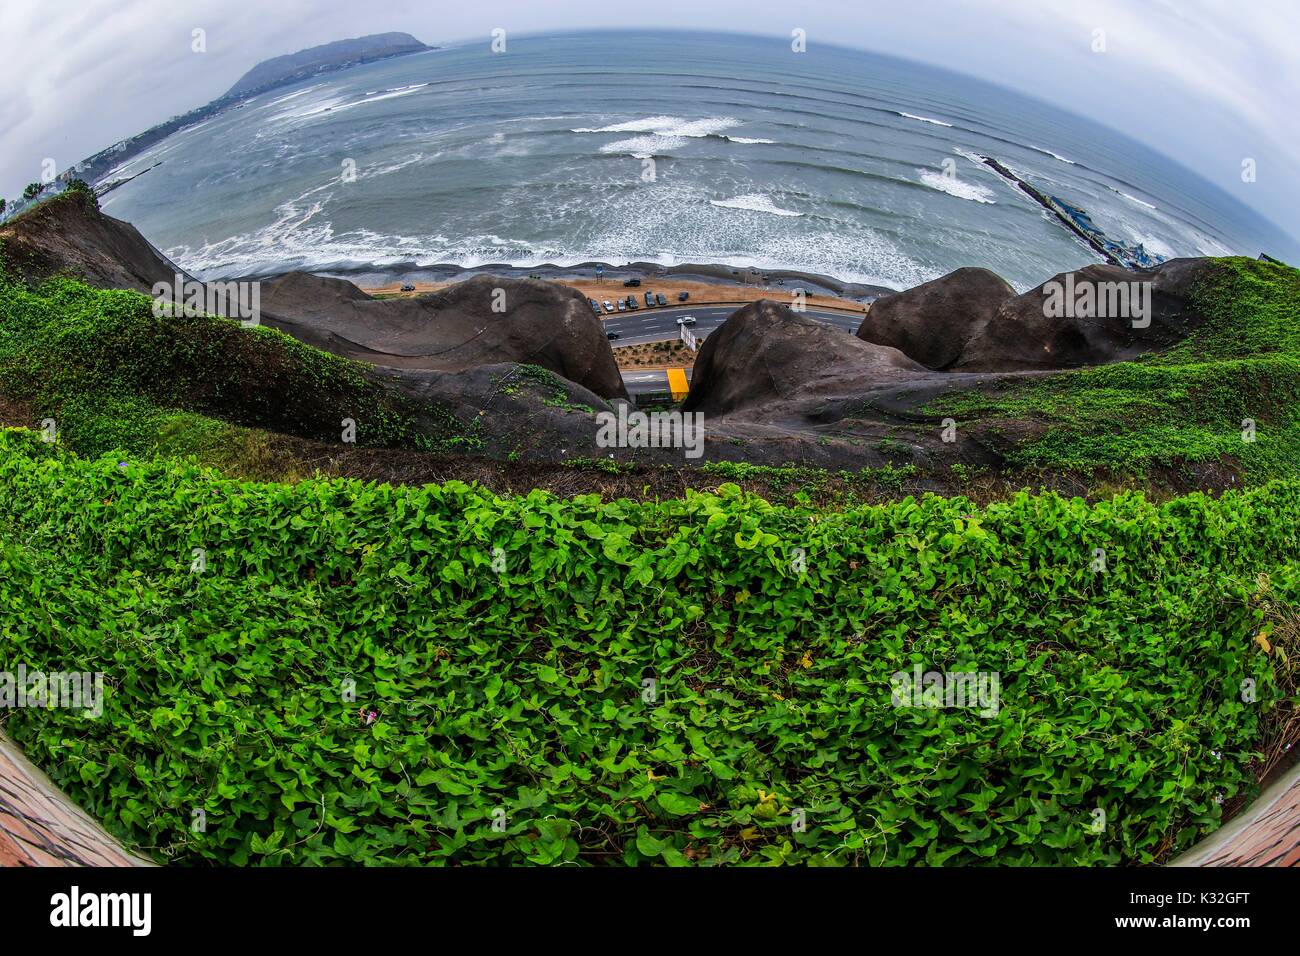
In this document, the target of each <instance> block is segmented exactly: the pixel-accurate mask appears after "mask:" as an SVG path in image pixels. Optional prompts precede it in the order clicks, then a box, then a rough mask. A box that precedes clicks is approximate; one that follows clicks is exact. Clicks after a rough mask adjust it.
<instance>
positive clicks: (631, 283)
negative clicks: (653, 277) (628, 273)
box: [623, 279, 641, 289]
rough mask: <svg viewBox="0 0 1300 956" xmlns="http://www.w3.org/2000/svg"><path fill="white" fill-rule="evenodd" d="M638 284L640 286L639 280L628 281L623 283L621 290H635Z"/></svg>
mask: <svg viewBox="0 0 1300 956" xmlns="http://www.w3.org/2000/svg"><path fill="white" fill-rule="evenodd" d="M640 284H641V280H640V279H628V280H627V281H626V282H624V283H623V288H625V289H635V288H636V287H637V286H639V285H640Z"/></svg>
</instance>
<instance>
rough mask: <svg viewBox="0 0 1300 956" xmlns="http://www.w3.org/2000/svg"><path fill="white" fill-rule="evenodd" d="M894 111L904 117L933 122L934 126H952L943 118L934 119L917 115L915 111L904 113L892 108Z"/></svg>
mask: <svg viewBox="0 0 1300 956" xmlns="http://www.w3.org/2000/svg"><path fill="white" fill-rule="evenodd" d="M894 112H895V113H897V114H898V115H899V116H901V117H903V118H904V119H910V120H920V121H921V122H922V123H933V124H934V125H935V126H947V127H949V128H951V127H952V124H951V123H945V122H944V121H943V120H938V119H934V118H933V117H930V116H917V115H916V114H915V113H904V112H903V111H902V110H894Z"/></svg>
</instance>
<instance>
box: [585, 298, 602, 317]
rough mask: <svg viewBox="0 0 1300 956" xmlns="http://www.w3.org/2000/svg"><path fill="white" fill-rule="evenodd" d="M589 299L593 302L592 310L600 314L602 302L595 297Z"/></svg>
mask: <svg viewBox="0 0 1300 956" xmlns="http://www.w3.org/2000/svg"><path fill="white" fill-rule="evenodd" d="M587 301H588V302H589V303H591V311H592V312H595V313H596V314H597V315H600V314H601V312H600V303H599V302H597V301H596V300H595V299H588V300H587Z"/></svg>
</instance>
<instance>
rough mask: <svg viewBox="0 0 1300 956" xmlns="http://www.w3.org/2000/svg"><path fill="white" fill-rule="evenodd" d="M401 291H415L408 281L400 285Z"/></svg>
mask: <svg viewBox="0 0 1300 956" xmlns="http://www.w3.org/2000/svg"><path fill="white" fill-rule="evenodd" d="M402 291H403V292H414V291H415V286H413V285H411V284H410V283H409V282H408V283H407V284H406V285H404V286H402Z"/></svg>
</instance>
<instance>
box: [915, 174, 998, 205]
mask: <svg viewBox="0 0 1300 956" xmlns="http://www.w3.org/2000/svg"><path fill="white" fill-rule="evenodd" d="M917 172H918V173H920V174H921V182H923V183H924V184H925V185H927V186H929V187H930V188H931V189H937V190H939V191H940V192H944V193H947V194H948V195H949V196H956V197H957V198H958V199H969V200H970V201H971V202H982V203H988V204H989V205H993V204H994V203H995V202H996V201H997V200H995V199H994V198H993V192H992V191H991V190H989V189H985V188H984V187H983V186H980V185H977V184H976V183H972V182H968V181H967V180H964V179H959V178H957V177H956V176H946V175H944V174H943V173H937V172H935V171H934V170H933V169H918V170H917Z"/></svg>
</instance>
